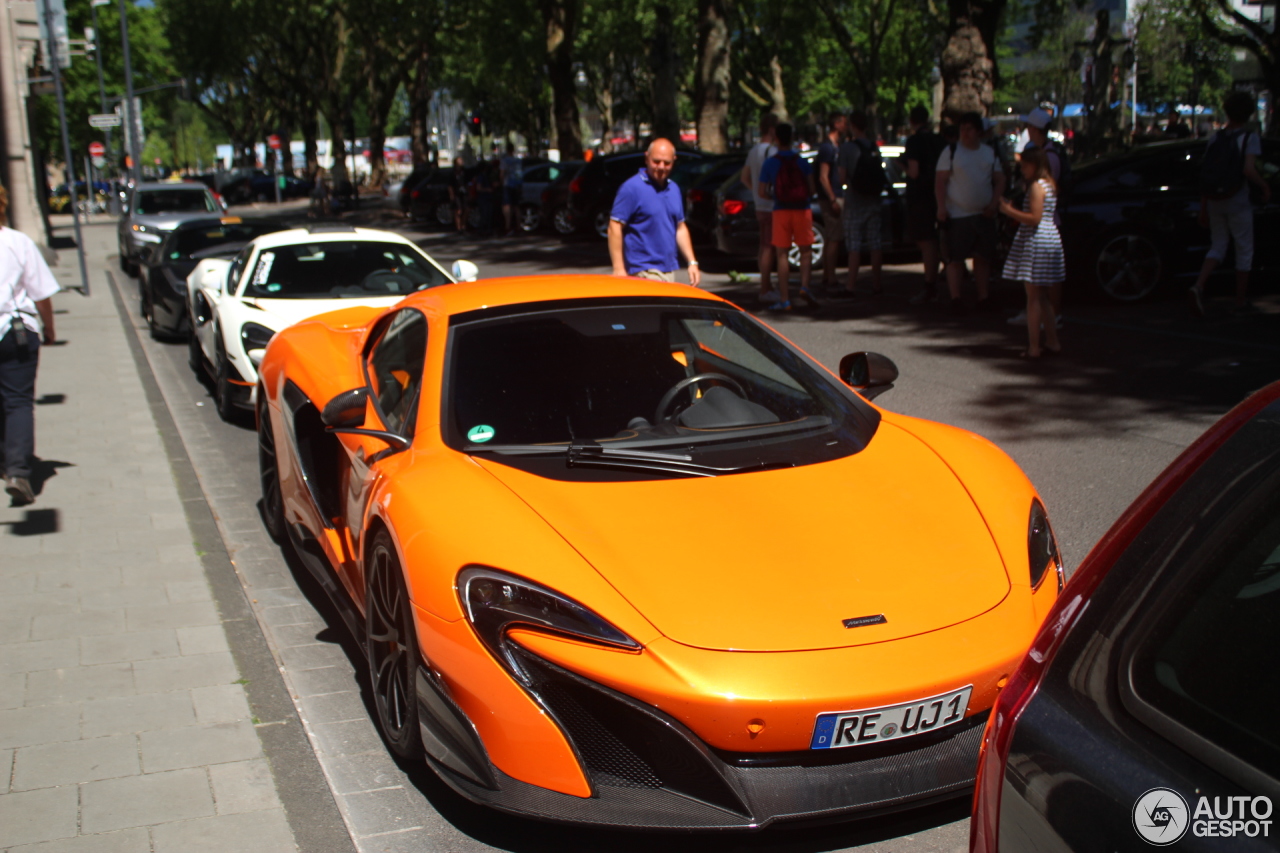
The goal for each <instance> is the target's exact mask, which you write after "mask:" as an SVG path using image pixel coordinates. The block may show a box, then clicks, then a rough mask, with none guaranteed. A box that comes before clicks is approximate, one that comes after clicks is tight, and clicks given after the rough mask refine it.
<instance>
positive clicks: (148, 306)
mask: <svg viewBox="0 0 1280 853" xmlns="http://www.w3.org/2000/svg"><path fill="white" fill-rule="evenodd" d="M149 278H150V277H146V278H143V280H142V283H141V287H142V316H144V317H146V318H147V331H148V332H150V333H151V340H153V341H159V340H164V339H165V338H166V337H168V336H167V335H166V334H165V333H164V330H163V329H161V328H160V327H159V326H157V325H156V298H155V291H153V290H152V289H151V282H150V280H149Z"/></svg>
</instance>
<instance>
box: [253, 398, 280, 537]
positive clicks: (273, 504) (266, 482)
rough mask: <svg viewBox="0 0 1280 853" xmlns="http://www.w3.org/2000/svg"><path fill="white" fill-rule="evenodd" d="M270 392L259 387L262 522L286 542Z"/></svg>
mask: <svg viewBox="0 0 1280 853" xmlns="http://www.w3.org/2000/svg"><path fill="white" fill-rule="evenodd" d="M266 400H267V395H266V392H265V389H263V387H262V386H261V385H259V386H258V480H259V481H260V482H261V484H262V521H263V524H264V525H265V526H266V528H267V533H268V534H270V536H271V538H272V539H273V540H275V541H276V542H277V543H280V542H283V541H284V534H285V527H284V496H283V494H282V493H281V491H280V466H279V463H278V461H277V459H276V435H275V430H274V429H273V428H272V426H271V409H270V407H269V406H268V405H267V402H266Z"/></svg>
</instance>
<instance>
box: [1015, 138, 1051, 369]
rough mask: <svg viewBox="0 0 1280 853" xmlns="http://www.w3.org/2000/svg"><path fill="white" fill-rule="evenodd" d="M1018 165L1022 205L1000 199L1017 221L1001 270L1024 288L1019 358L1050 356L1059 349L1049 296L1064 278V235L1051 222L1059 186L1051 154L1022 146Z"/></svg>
mask: <svg viewBox="0 0 1280 853" xmlns="http://www.w3.org/2000/svg"><path fill="white" fill-rule="evenodd" d="M1019 166H1020V167H1021V169H1022V178H1023V182H1024V183H1025V184H1026V186H1027V194H1026V197H1025V198H1024V199H1023V200H1022V209H1021V210H1018V209H1017V208H1015V207H1014V206H1013V205H1012V204H1011V203H1010V202H1009V200H1008V199H1001V200H1000V212H1001V213H1003V214H1004V215H1005V216H1007V217H1009V218H1010V219H1012V220H1013V221H1014V222H1017V223H1018V233H1017V234H1016V235H1015V236H1014V238H1013V246H1012V247H1011V248H1010V249H1009V257H1008V258H1007V259H1006V260H1005V262H1004V273H1003V275H1004V278H1006V279H1010V280H1012V281H1020V282H1022V286H1023V288H1024V289H1025V290H1026V292H1027V348H1026V350H1024V351H1023V353H1022V357H1023V358H1040V357H1041V356H1042V355H1044V354H1045V351H1046V350H1047V351H1048V352H1049V353H1052V354H1054V355H1056V354H1058V353H1060V352H1062V345H1061V343H1059V341H1058V329H1057V325H1056V323H1055V318H1054V311H1053V304H1052V303H1051V302H1050V301H1049V289H1050V288H1051V287H1052V286H1053V285H1055V284H1058V283H1059V282H1061V281H1063V280H1064V279H1066V277H1067V271H1066V264H1065V261H1064V259H1063V254H1062V237H1061V236H1060V235H1059V234H1058V228H1057V226H1056V225H1054V224H1053V212H1054V210H1055V209H1056V208H1057V206H1058V188H1057V186H1056V185H1055V184H1054V182H1053V174H1052V173H1051V172H1050V171H1049V158H1048V157H1047V156H1046V155H1045V152H1044V151H1043V150H1042V149H1040V148H1029V149H1027V150H1026V151H1023V152H1022V158H1021V161H1020V162H1019ZM1042 333H1043V335H1044V345H1043V347H1042V346H1041V340H1040V339H1041V334H1042Z"/></svg>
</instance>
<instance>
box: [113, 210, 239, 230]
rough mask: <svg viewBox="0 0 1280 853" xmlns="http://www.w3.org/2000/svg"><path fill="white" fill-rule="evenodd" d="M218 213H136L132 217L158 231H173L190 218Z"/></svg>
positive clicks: (135, 221)
mask: <svg viewBox="0 0 1280 853" xmlns="http://www.w3.org/2000/svg"><path fill="white" fill-rule="evenodd" d="M216 215H217V214H214V213H209V212H207V211H205V212H200V213H195V212H191V213H135V214H133V215H132V216H131V217H130V219H131V221H132V222H133V223H134V224H135V225H145V226H147V227H148V228H154V229H156V230H157V231H172V230H173V229H174V228H177V227H178V224H179V223H182V222H185V221H187V220H188V219H199V218H208V217H210V216H216Z"/></svg>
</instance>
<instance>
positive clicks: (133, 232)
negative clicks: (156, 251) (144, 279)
mask: <svg viewBox="0 0 1280 853" xmlns="http://www.w3.org/2000/svg"><path fill="white" fill-rule="evenodd" d="M226 209H227V208H226V205H224V204H223V203H222V202H221V201H220V200H219V199H218V197H217V196H215V195H214V194H213V192H211V191H210V190H209V188H208V187H206V186H205V185H204V184H202V183H198V182H195V181H191V182H184V183H151V184H138V185H137V186H136V187H134V189H133V191H132V192H130V193H129V196H128V198H127V199H126V200H125V206H124V211H123V213H121V215H120V220H119V222H118V224H117V225H116V246H117V248H118V250H119V253H120V269H122V270H124V271H125V272H127V273H128V274H129V275H137V274H138V261H139V259H141V257H142V256H143V254H144V253H145V252H149V251H150V250H151V249H152V248H153V247H154V246H156V245H158V244H160V243H161V242H163V241H164V238H165V235H166V234H167V233H168V232H170V231H172V230H173V229H174V228H176V227H177V226H178V223H180V222H182V221H184V220H187V219H194V218H196V217H205V216H221V215H222V214H223V213H225V212H226Z"/></svg>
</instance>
